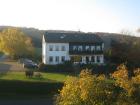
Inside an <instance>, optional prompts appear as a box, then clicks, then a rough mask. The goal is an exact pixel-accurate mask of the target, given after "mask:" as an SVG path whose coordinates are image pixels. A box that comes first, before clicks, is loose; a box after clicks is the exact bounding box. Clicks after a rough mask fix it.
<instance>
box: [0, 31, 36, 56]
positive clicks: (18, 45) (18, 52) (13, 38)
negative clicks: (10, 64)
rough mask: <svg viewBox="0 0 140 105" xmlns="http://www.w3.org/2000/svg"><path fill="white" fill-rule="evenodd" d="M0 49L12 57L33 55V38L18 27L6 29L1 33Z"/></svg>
mask: <svg viewBox="0 0 140 105" xmlns="http://www.w3.org/2000/svg"><path fill="white" fill-rule="evenodd" d="M0 49H1V51H2V52H4V53H5V54H8V55H9V56H11V57H12V58H15V57H16V58H19V57H22V56H31V55H33V52H34V48H33V45H32V40H31V39H30V38H29V37H27V36H26V35H25V34H24V33H23V32H21V31H20V30H18V29H16V28H9V29H5V30H3V31H2V32H1V33H0Z"/></svg>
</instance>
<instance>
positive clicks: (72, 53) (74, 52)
mask: <svg viewBox="0 0 140 105" xmlns="http://www.w3.org/2000/svg"><path fill="white" fill-rule="evenodd" d="M69 54H70V55H74V54H79V55H87V54H90V55H92V54H103V51H102V50H100V51H97V50H96V51H78V50H70V51H69Z"/></svg>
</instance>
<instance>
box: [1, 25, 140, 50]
mask: <svg viewBox="0 0 140 105" xmlns="http://www.w3.org/2000/svg"><path fill="white" fill-rule="evenodd" d="M6 28H12V26H0V31H2V30H3V29H6ZM16 28H19V29H20V30H21V31H23V32H24V33H25V34H26V35H27V36H29V37H31V38H32V40H33V44H34V46H35V47H41V43H42V42H41V41H42V35H43V34H44V32H46V31H49V32H56V33H57V32H70V33H75V32H76V33H78V32H80V31H65V30H39V29H36V28H26V27H16ZM96 34H97V35H99V36H100V37H101V38H102V40H103V41H104V43H105V49H109V48H110V45H111V41H112V40H115V41H126V39H130V40H131V39H133V40H139V41H140V37H134V36H129V35H122V34H117V33H103V32H96Z"/></svg>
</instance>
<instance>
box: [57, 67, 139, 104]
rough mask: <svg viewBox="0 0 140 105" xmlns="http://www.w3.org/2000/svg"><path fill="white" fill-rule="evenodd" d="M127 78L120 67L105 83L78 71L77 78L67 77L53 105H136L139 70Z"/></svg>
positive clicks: (102, 79)
mask: <svg viewBox="0 0 140 105" xmlns="http://www.w3.org/2000/svg"><path fill="white" fill-rule="evenodd" d="M134 71H135V72H134V74H135V75H134V76H133V77H132V78H129V77H128V70H127V68H126V66H125V65H124V64H121V65H120V66H118V68H117V70H116V71H115V72H114V73H113V74H111V75H110V79H107V78H106V77H105V76H104V75H99V76H97V75H93V74H92V73H91V71H90V70H87V69H86V70H82V71H81V73H80V75H79V76H78V77H72V76H70V77H68V78H67V80H66V81H65V83H64V87H63V88H62V90H61V91H60V94H59V96H58V97H57V100H56V104H57V105H140V101H139V99H140V69H136V70H134Z"/></svg>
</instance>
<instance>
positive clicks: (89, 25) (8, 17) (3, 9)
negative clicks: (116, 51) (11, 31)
mask: <svg viewBox="0 0 140 105" xmlns="http://www.w3.org/2000/svg"><path fill="white" fill-rule="evenodd" d="M0 4H1V6H0V13H1V15H0V25H10V26H23V27H35V28H39V29H58V30H75V31H77V30H81V31H84V32H111V33H112V32H113V33H116V32H117V33H118V32H120V31H121V30H122V29H125V30H129V31H133V32H134V31H136V30H137V29H138V28H140V0H0Z"/></svg>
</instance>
